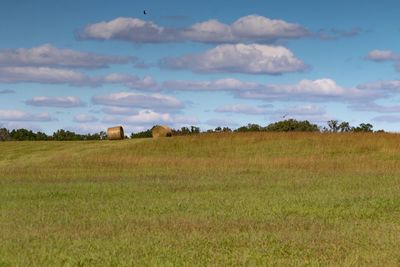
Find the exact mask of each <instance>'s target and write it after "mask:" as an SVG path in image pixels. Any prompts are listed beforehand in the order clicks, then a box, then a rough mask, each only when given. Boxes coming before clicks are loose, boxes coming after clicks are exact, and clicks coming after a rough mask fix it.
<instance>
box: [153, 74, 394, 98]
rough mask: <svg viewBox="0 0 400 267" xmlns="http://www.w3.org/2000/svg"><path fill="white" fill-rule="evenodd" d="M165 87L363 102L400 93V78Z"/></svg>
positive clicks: (248, 95)
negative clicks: (342, 83) (349, 84)
mask: <svg viewBox="0 0 400 267" xmlns="http://www.w3.org/2000/svg"><path fill="white" fill-rule="evenodd" d="M161 88H162V89H163V90H167V91H197V92H202V91H225V92H230V93H232V94H233V95H234V96H235V97H237V98H244V99H255V100H264V101H303V102H304V101H307V102H310V101H311V102H343V101H345V102H359V101H374V100H376V99H382V98H387V97H389V96H392V95H394V94H398V93H400V81H398V80H392V81H390V80H389V81H378V82H374V83H367V84H361V85H358V86H355V87H349V88H346V87H342V86H340V85H338V84H337V83H336V82H335V81H334V80H332V79H329V78H321V79H316V80H307V79H304V80H300V81H299V82H297V83H294V84H262V83H254V82H245V81H240V80H237V79H232V78H225V79H219V80H212V81H190V80H186V81H185V80H178V81H166V82H164V83H163V84H162V85H161Z"/></svg>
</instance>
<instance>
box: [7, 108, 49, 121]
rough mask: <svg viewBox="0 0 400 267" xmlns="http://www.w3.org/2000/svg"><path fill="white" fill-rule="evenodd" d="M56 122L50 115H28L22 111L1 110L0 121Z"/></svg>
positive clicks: (45, 113)
mask: <svg viewBox="0 0 400 267" xmlns="http://www.w3.org/2000/svg"><path fill="white" fill-rule="evenodd" d="M52 120H54V119H53V118H52V117H51V116H50V114H49V113H47V112H44V113H38V114H33V113H28V112H25V111H21V110H7V109H1V110H0V121H27V122H32V121H43V122H44V121H52Z"/></svg>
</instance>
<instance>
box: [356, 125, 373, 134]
mask: <svg viewBox="0 0 400 267" xmlns="http://www.w3.org/2000/svg"><path fill="white" fill-rule="evenodd" d="M373 127H374V126H373V125H372V124H370V123H360V125H359V126H357V127H356V128H354V132H363V133H370V132H373V130H372V128H373Z"/></svg>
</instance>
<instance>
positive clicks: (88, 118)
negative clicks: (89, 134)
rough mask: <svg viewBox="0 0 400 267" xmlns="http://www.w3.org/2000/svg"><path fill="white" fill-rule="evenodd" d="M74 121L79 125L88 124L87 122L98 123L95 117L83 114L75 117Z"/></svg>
mask: <svg viewBox="0 0 400 267" xmlns="http://www.w3.org/2000/svg"><path fill="white" fill-rule="evenodd" d="M74 121H75V122H79V123H86V122H96V121H98V119H97V118H96V117H95V116H93V115H89V114H84V113H81V114H77V115H75V116H74Z"/></svg>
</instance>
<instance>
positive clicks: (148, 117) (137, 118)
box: [104, 110, 172, 124]
mask: <svg viewBox="0 0 400 267" xmlns="http://www.w3.org/2000/svg"><path fill="white" fill-rule="evenodd" d="M121 121H122V122H124V123H128V124H154V123H170V122H172V117H171V115H170V114H169V113H157V112H154V111H152V110H139V111H138V113H137V114H134V115H131V116H127V117H123V118H121V117H115V116H106V117H104V122H121Z"/></svg>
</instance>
